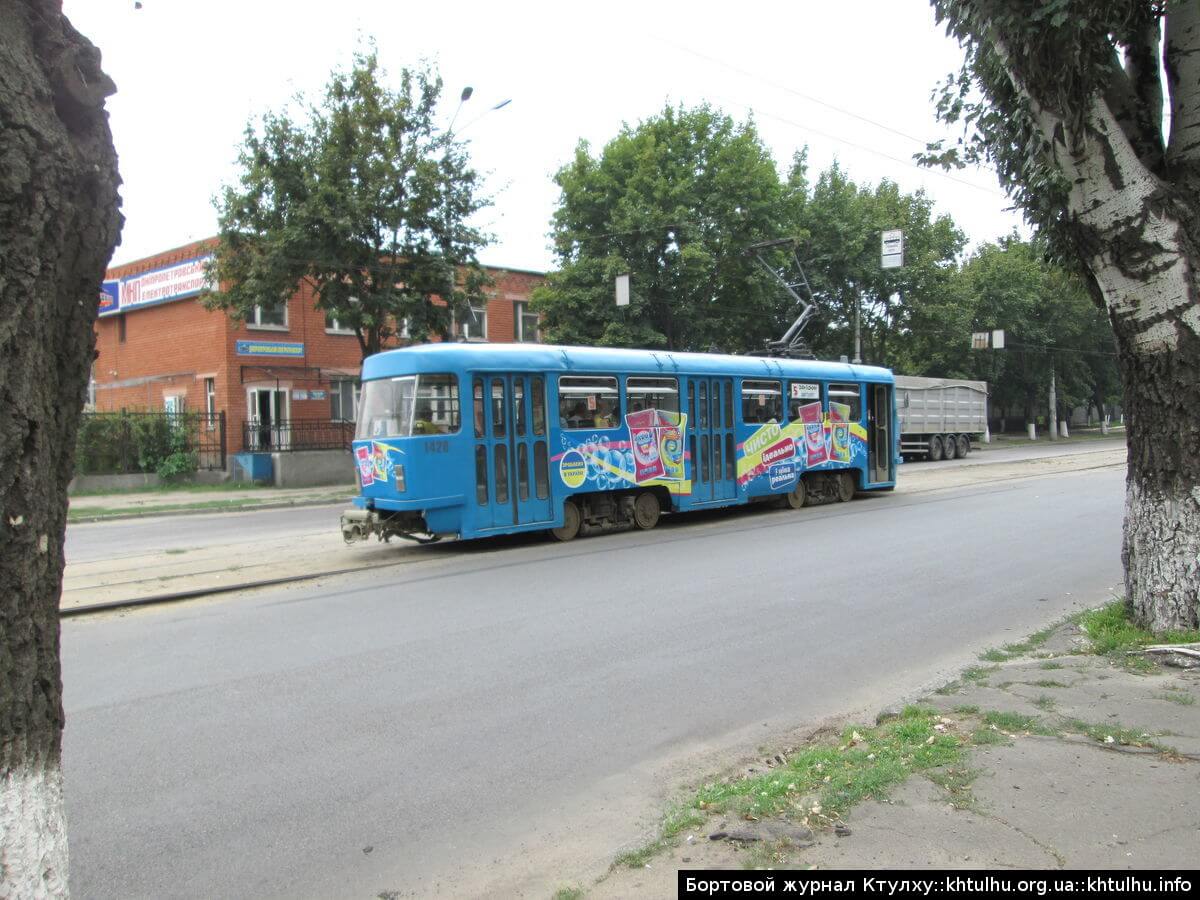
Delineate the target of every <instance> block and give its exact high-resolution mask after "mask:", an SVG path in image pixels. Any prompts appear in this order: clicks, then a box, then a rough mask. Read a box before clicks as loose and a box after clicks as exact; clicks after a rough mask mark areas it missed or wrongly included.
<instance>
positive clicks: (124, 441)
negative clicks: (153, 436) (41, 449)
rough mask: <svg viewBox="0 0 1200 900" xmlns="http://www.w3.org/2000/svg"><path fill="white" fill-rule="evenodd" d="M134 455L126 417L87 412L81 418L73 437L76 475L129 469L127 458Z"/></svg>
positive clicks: (132, 457)
mask: <svg viewBox="0 0 1200 900" xmlns="http://www.w3.org/2000/svg"><path fill="white" fill-rule="evenodd" d="M134 458H136V456H135V455H134V453H133V437H132V435H131V433H130V421H129V417H127V416H120V415H108V414H103V413H88V414H85V415H83V416H82V417H81V418H80V421H79V431H78V433H77V435H76V439H75V471H76V472H77V473H78V474H80V475H101V474H113V473H119V472H125V471H129V465H128V464H127V462H126V461H127V460H132V459H134Z"/></svg>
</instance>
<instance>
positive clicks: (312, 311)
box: [89, 239, 544, 454]
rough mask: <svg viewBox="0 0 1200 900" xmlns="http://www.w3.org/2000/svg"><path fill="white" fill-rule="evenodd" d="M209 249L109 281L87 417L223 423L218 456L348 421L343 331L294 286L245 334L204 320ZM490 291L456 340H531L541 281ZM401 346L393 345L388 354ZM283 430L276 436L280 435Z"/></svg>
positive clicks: (172, 256) (159, 259) (504, 273)
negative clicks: (154, 414) (136, 414)
mask: <svg viewBox="0 0 1200 900" xmlns="http://www.w3.org/2000/svg"><path fill="white" fill-rule="evenodd" d="M214 245H215V240H214V239H208V240H203V241H197V242H195V243H191V244H187V245H185V246H183V247H177V248H175V249H173V250H165V251H163V252H161V253H156V254H154V255H153V256H148V257H146V258H145V259H140V260H137V261H136V262H131V263H127V264H125V265H122V266H116V267H114V268H112V269H109V270H108V272H107V274H106V275H105V279H106V280H105V283H104V289H103V292H102V293H101V296H100V317H99V319H98V320H97V322H96V360H95V363H94V364H93V368H92V380H91V384H90V385H89V402H90V404H91V406H92V408H94V409H95V410H97V411H115V410H120V409H129V410H166V411H175V412H183V411H187V412H203V413H208V414H210V415H211V416H212V417H213V419H214V421H215V420H217V419H218V418H219V414H220V413H224V414H225V423H226V452H227V453H231V454H232V453H239V452H242V451H243V450H271V449H277V447H275V446H272V443H275V444H278V443H279V442H280V441H283V440H289V439H290V438H289V437H288V435H290V434H291V433H292V432H291V429H292V428H293V427H295V428H300V427H301V425H302V423H303V426H304V427H308V428H316V427H319V425H320V423H330V422H350V421H353V420H354V419H355V418H356V415H357V406H358V390H359V389H358V378H359V374H360V372H361V364H362V353H361V350H360V347H359V343H358V339H357V338H356V337H355V334H354V332H353V331H350V330H347V329H345V328H343V327H341V326H340V325H339V323H338V322H337V321H336V320H330V319H327V318H326V317H325V315H324V313H322V312H321V311H320V310H318V309H317V308H316V297H315V294H314V293H313V291H312V289H311V288H310V287H309V286H308V285H302V286H301V287H300V288H299V289H298V290H297V291H296V293H295V294H293V295H292V298H291V299H290V300H289V301H288V302H287V303H286V304H281V305H279V306H275V307H270V306H262V307H256V308H255V310H254V314H253V315H252V316H250V317H249V318H248V319H247V320H246V321H245V322H241V323H239V322H235V321H234V320H233V319H232V318H231V317H230V316H229V315H228V314H227V313H225V312H222V311H216V312H210V311H208V310H207V309H205V308H204V306H203V305H201V303H200V301H199V299H198V295H199V294H200V292H201V290H202V289H203V287H204V263H205V262H206V261H207V260H208V258H209V257H210V256H211V253H212V248H213V246H214ZM487 272H488V275H489V276H490V277H491V278H492V279H493V281H494V284H493V285H491V286H490V287H489V288H488V289H487V290H488V294H489V298H488V302H487V306H486V308H480V309H475V310H474V321H471V322H464V323H457V322H456V323H455V326H454V333H455V335H456V337H457V338H458V339H461V340H472V341H474V340H480V341H495V342H503V343H510V342H513V341H529V342H536V341H537V340H538V331H537V316H536V314H534V313H532V312H531V311H530V309H529V295H530V293H531V291H532V290H533V289H534V287H536V286H537V285H539V284H541V283H542V281H543V280H544V276H543V274H542V273H540V272H529V271H522V270H517V269H504V268H496V267H487ZM406 343H408V342H407V340H406V339H405V338H404V337H403V330H402V334H401V337H400V338H398V339H397V340H396V341H395V342H394V343H393V345H394V346H402V345H404V344H406ZM280 426H284V427H282V428H281V427H280Z"/></svg>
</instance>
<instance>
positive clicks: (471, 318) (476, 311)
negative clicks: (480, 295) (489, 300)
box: [459, 306, 487, 341]
mask: <svg viewBox="0 0 1200 900" xmlns="http://www.w3.org/2000/svg"><path fill="white" fill-rule="evenodd" d="M459 334H461V335H462V336H463V337H464V338H466V339H467V340H468V341H486V340H487V307H486V306H472V307H471V312H470V314H469V315H467V316H465V317H464V318H463V322H462V324H461V325H460V326H459Z"/></svg>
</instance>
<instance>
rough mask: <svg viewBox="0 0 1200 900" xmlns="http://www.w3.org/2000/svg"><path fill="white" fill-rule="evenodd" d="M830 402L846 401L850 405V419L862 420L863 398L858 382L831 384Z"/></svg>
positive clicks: (852, 420) (853, 420) (854, 420)
mask: <svg viewBox="0 0 1200 900" xmlns="http://www.w3.org/2000/svg"><path fill="white" fill-rule="evenodd" d="M829 402H830V403H844V404H845V405H846V406H849V407H850V421H851V422H859V421H861V420H862V399H861V397H860V391H859V387H858V385H857V384H831V385H830V386H829Z"/></svg>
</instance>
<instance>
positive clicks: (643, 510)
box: [633, 491, 662, 531]
mask: <svg viewBox="0 0 1200 900" xmlns="http://www.w3.org/2000/svg"><path fill="white" fill-rule="evenodd" d="M660 515H662V504H661V503H659V502H658V495H657V494H655V493H654V491H642V492H641V493H640V494H638V495H637V499H635V500H634V501H633V523H634V524H635V525H637V527H638V528H640V529H642V530H643V531H649V530H650V529H651V528H653V527H654V526H655V525H657V524H658V517H659V516H660Z"/></svg>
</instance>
